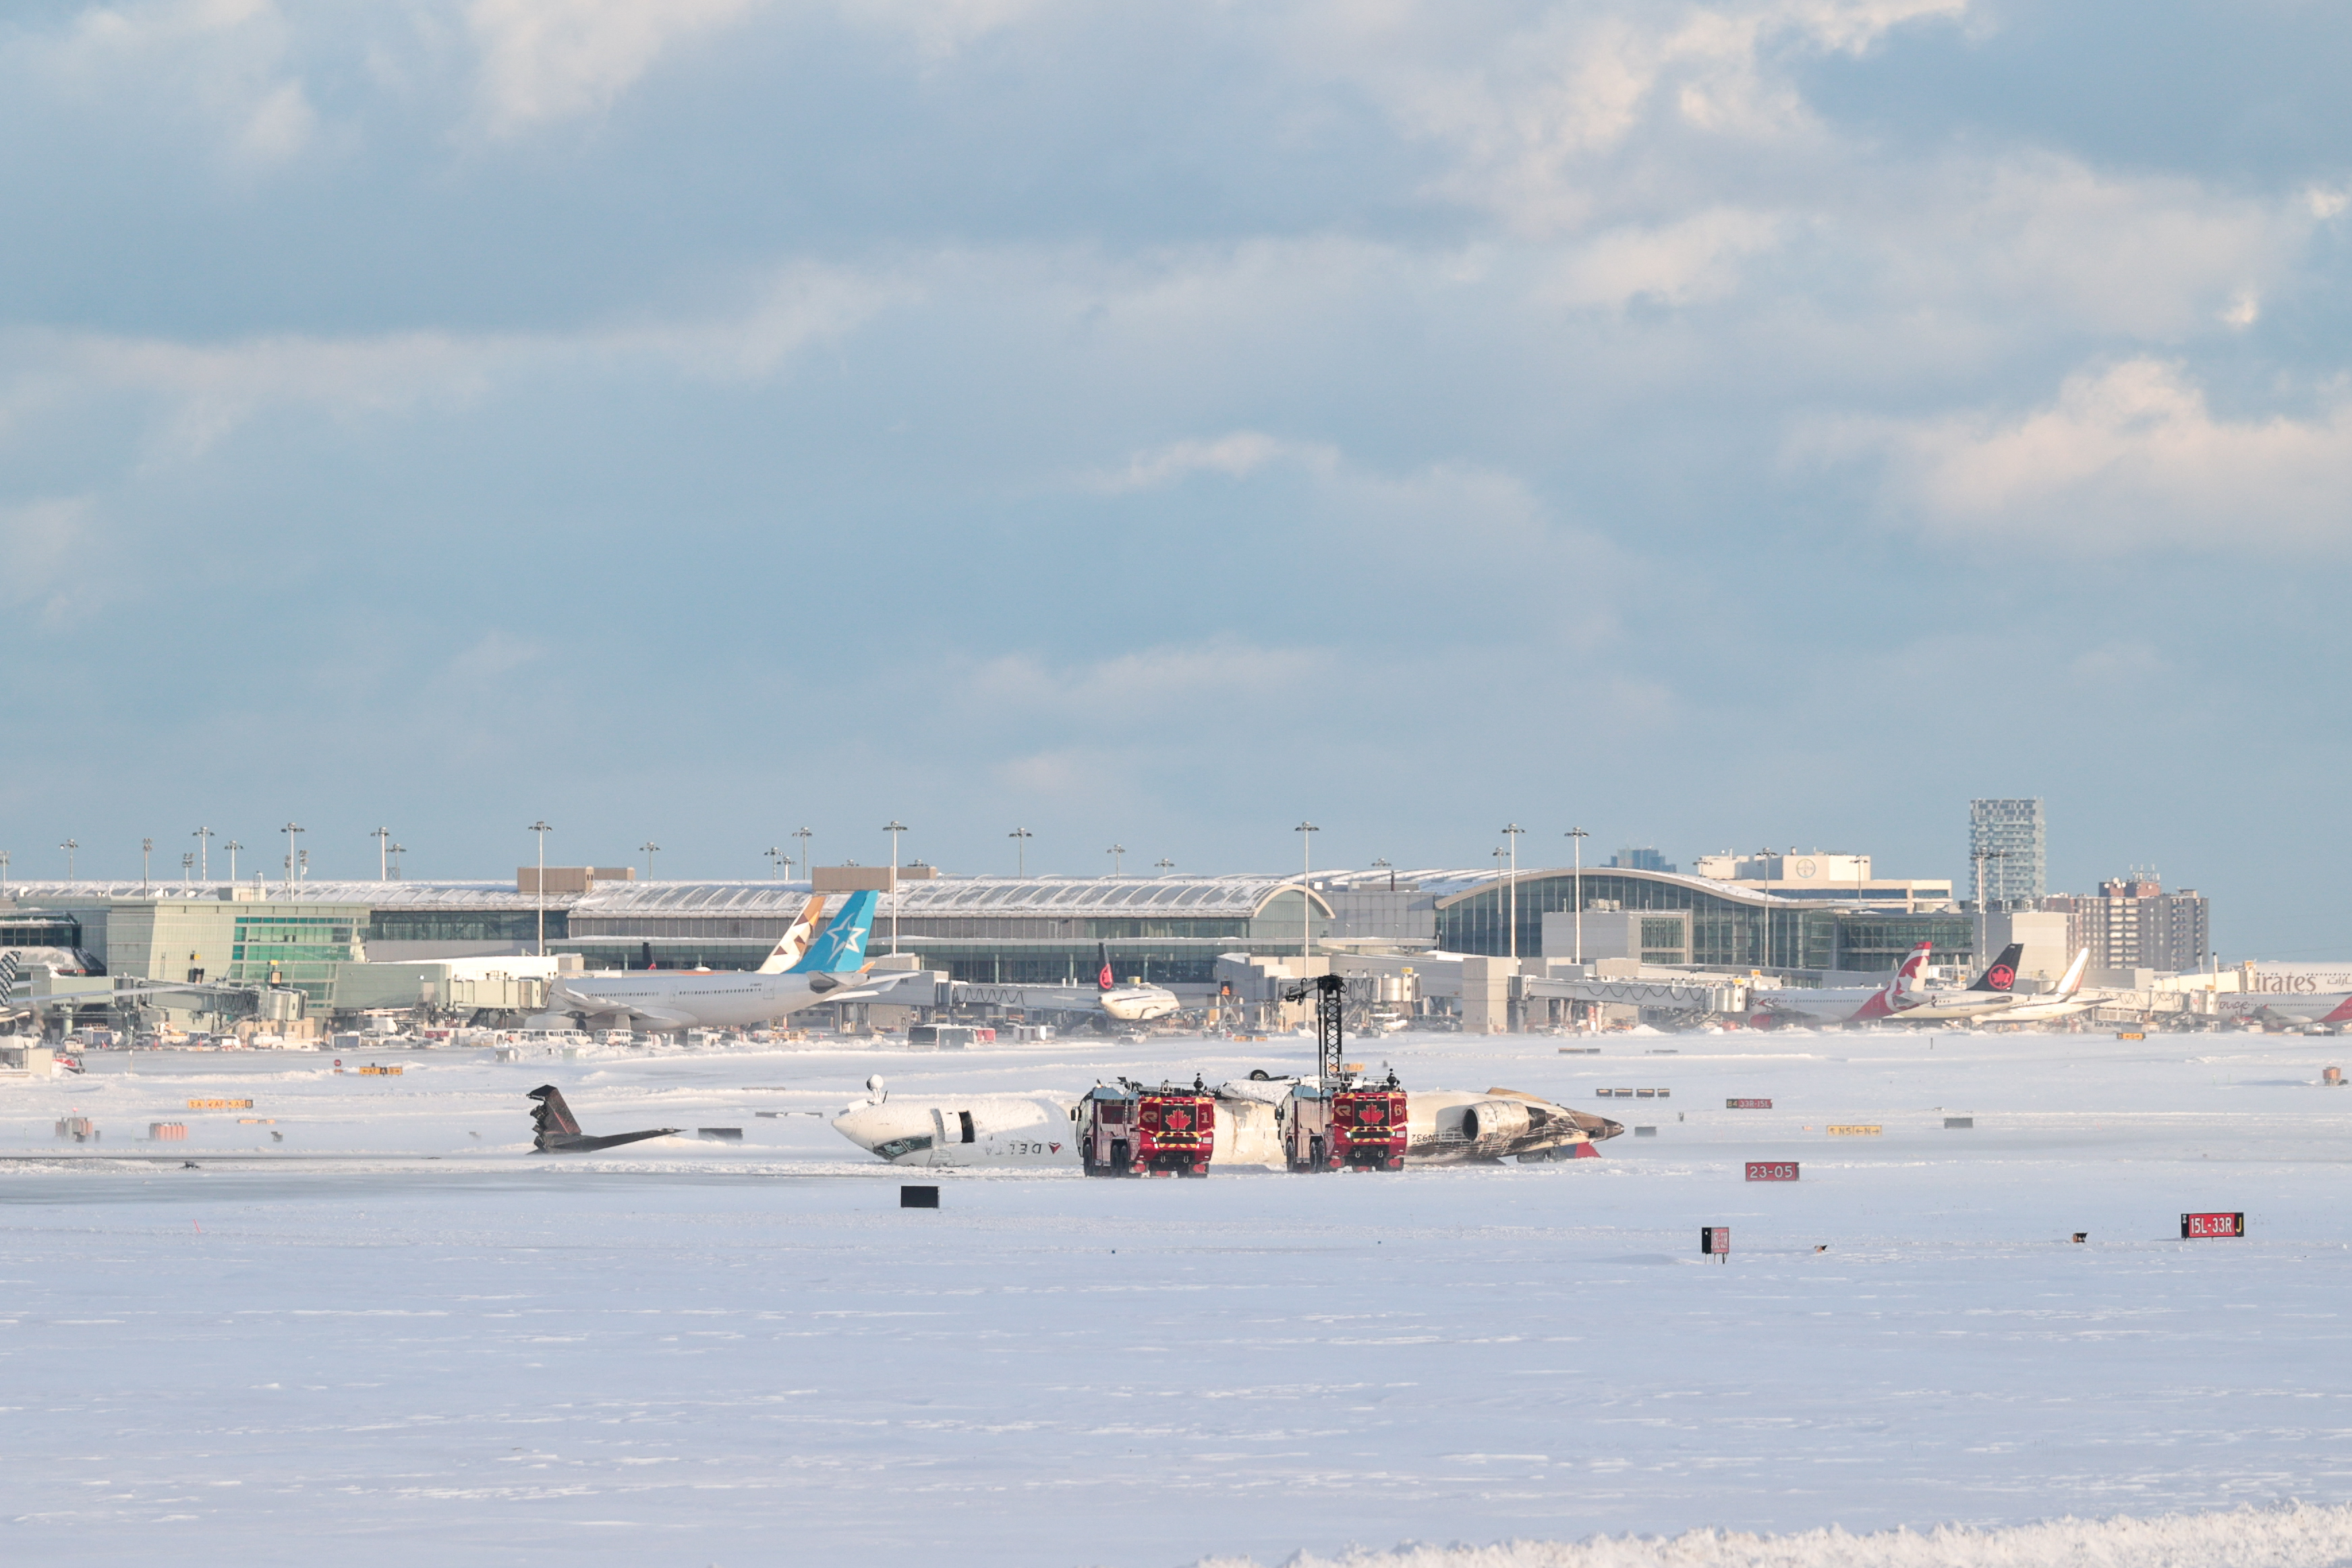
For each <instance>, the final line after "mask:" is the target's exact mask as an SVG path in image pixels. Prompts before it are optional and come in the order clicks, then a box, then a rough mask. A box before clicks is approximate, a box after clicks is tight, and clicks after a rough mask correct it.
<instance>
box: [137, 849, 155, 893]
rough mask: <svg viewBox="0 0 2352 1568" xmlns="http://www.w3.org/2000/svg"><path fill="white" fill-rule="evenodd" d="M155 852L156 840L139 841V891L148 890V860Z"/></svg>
mask: <svg viewBox="0 0 2352 1568" xmlns="http://www.w3.org/2000/svg"><path fill="white" fill-rule="evenodd" d="M154 853H155V841H154V840H152V839H142V840H140V841H139V891H140V892H142V893H144V892H146V891H147V862H149V861H150V860H151V859H152V858H153V856H154Z"/></svg>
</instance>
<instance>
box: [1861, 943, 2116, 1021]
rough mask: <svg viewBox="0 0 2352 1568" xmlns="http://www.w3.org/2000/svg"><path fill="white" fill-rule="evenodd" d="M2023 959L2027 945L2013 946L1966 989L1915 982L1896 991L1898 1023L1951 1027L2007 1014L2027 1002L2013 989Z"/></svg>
mask: <svg viewBox="0 0 2352 1568" xmlns="http://www.w3.org/2000/svg"><path fill="white" fill-rule="evenodd" d="M1922 946H1924V944H1922ZM2023 956H2025V944H2024V943H2022V942H2012V943H2011V944H2010V945H2009V946H2006V947H2003V948H2002V949H2001V950H2000V956H1997V957H1995V958H1994V959H1993V961H1992V962H1991V963H1990V964H1988V965H1986V966H1985V969H1984V973H1983V974H1981V975H1979V976H1978V977H1976V978H1975V979H1973V980H1971V981H1969V983H1968V985H1967V986H1966V987H1965V988H1958V987H1938V986H1923V985H1920V984H1918V983H1917V982H1916V981H1914V982H1912V983H1910V984H1907V985H1904V986H1899V987H1897V988H1896V990H1895V995H1894V996H1893V997H1891V998H1888V1002H1889V1005H1890V1006H1892V1007H1893V1008H1894V1009H1895V1019H1896V1020H1897V1021H1899V1022H1903V1023H1948V1022H1950V1021H1952V1020H1955V1019H1980V1018H1984V1017H1985V1016H1986V1015H1987V1014H1990V1013H2005V1012H2007V1010H2008V1009H2011V1008H2013V1007H2016V1006H2017V1005H2018V1004H2020V1003H2021V1002H2023V1001H2025V1000H2026V999H2027V998H2024V997H2022V996H2020V995H2018V994H2017V992H2016V990H2015V989H2014V988H2015V986H2016V985H2017V961H2018V960H2019V959H2020V958H2021V957H2023ZM2078 978H2079V977H2078Z"/></svg>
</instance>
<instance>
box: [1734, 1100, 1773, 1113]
mask: <svg viewBox="0 0 2352 1568" xmlns="http://www.w3.org/2000/svg"><path fill="white" fill-rule="evenodd" d="M1723 1108H1724V1109H1725V1110H1727V1111H1769V1110H1770V1109H1771V1108H1772V1102H1770V1101H1769V1100H1726V1101H1725V1102H1724V1103H1723Z"/></svg>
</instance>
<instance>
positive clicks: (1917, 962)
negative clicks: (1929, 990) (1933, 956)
mask: <svg viewBox="0 0 2352 1568" xmlns="http://www.w3.org/2000/svg"><path fill="white" fill-rule="evenodd" d="M1934 946H1935V944H1934V943H1932V942H1922V943H1920V944H1919V945H1918V946H1916V947H1914V948H1912V949H1911V955H1910V956H1908V957H1906V958H1905V959H1904V960H1903V967H1901V968H1899V969H1897V970H1895V984H1897V985H1901V986H1907V985H1910V984H1911V983H1912V982H1913V981H1915V980H1916V979H1918V977H1919V971H1920V969H1921V968H1922V967H1924V966H1925V965H1926V964H1927V954H1928V951H1929V950H1930V949H1931V948H1933V947H1934Z"/></svg>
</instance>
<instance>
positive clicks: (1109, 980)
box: [1095, 942, 1184, 1023]
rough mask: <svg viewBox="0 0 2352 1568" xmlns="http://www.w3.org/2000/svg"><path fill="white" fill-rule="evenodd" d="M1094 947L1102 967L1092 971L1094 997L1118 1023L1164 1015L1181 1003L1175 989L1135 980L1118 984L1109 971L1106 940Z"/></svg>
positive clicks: (1158, 1017)
mask: <svg viewBox="0 0 2352 1568" xmlns="http://www.w3.org/2000/svg"><path fill="white" fill-rule="evenodd" d="M1097 952H1099V953H1100V954H1101V956H1102V967H1101V968H1100V969H1099V970H1097V972H1096V975H1095V988H1096V989H1097V991H1098V992H1100V993H1101V994H1100V995H1099V996H1098V997H1097V998H1096V1000H1097V1001H1098V1002H1100V1003H1101V1004H1102V1010H1103V1011H1105V1012H1107V1013H1108V1014H1109V1015H1110V1016H1111V1017H1113V1018H1115V1019H1118V1021H1119V1022H1121V1023H1141V1022H1143V1021H1144V1020H1145V1019H1164V1018H1166V1017H1167V1016H1168V1015H1169V1014H1170V1013H1172V1012H1174V1011H1175V1010H1176V1009H1179V1008H1181V1007H1182V1006H1183V1005H1184V1004H1183V1003H1182V1002H1181V1001H1179V1000H1178V999H1177V997H1176V993H1175V992H1173V991H1171V990H1168V989H1166V988H1163V987H1160V986H1147V985H1145V984H1144V983H1143V982H1142V981H1140V980H1138V981H1136V982H1134V983H1133V984H1130V985H1125V986H1122V985H1120V984H1119V983H1118V979H1117V977H1114V976H1113V975H1112V974H1111V972H1110V944H1109V943H1108V942H1104V943H1101V944H1099V945H1098V946H1097Z"/></svg>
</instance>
